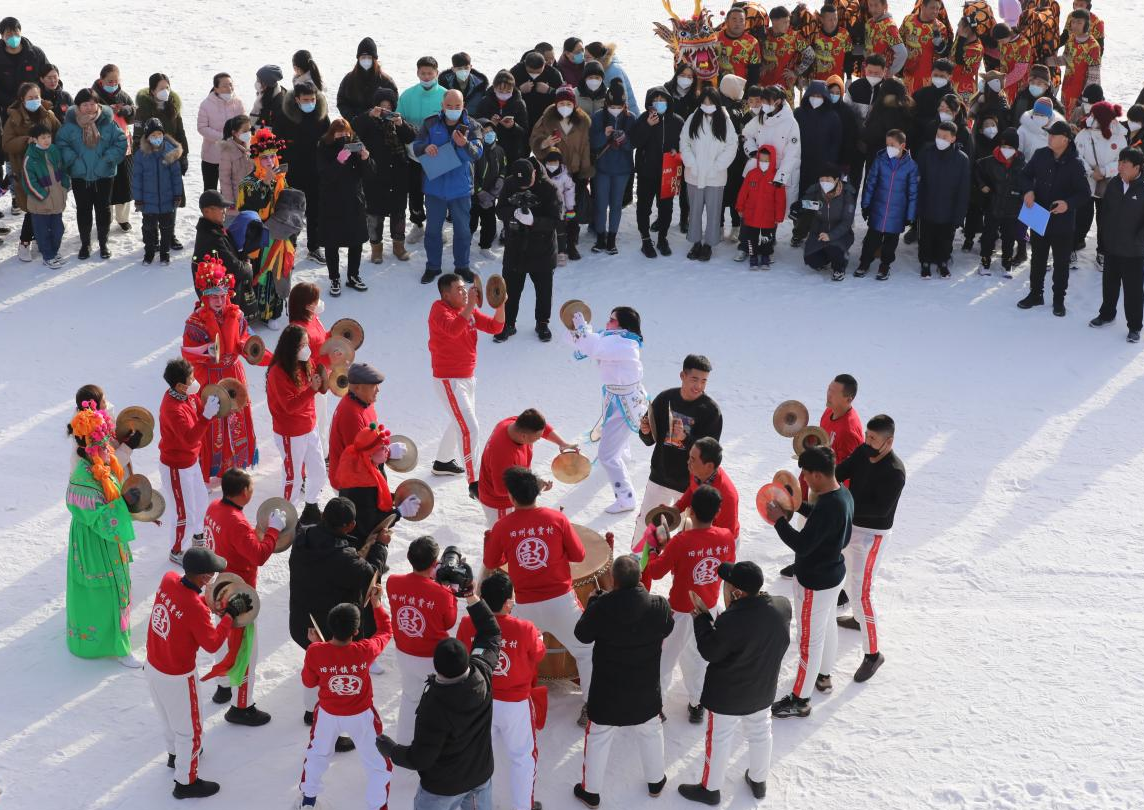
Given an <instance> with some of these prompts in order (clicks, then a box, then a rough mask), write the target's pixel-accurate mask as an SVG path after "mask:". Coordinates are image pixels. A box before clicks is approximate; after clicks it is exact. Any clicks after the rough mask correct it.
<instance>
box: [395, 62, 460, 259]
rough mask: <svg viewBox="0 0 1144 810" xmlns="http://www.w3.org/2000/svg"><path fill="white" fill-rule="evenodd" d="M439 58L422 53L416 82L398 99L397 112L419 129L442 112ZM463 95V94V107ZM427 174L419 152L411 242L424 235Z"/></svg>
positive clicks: (413, 169) (412, 177) (412, 187)
mask: <svg viewBox="0 0 1144 810" xmlns="http://www.w3.org/2000/svg"><path fill="white" fill-rule="evenodd" d="M437 78H438V75H437V60H436V59H434V58H433V57H432V56H422V57H421V58H420V59H418V60H417V84H414V85H412V86H411V87H407V88H406V89H405V90H404V91H402V93H401V95H400V96H399V97H398V99H397V114H398V115H400V116H401V117H402V118H404V119H405V120H406V121H408V122H409V123H411V124H412V125H413V127H414V128H415V129H416V128H418V127H419V126H420V122H423V121H425V119H426V118H429V117H430V116H432V115H437V114H438V113H440V112H441V102H442V100H443V99H444V98H445V93H446V90H445V88H444V87H442V86H441V83H440V82H438V81H437ZM463 106H464V104H463V97H462V107H463ZM424 183H425V174H424V172H422V171H421V165H420V162H419V161H418V160H417V156H416V155H415V156H414V160H413V161H411V162H410V164H409V221H410V222H412V223H413V227H412V228H411V229H410V233H409V237H408V239H407V241H408V242H410V243H411V244H415V243H417V242H420V241H421V240H422V239H423V238H424V236H425V230H424V226H425V220H426V213H425V188H424Z"/></svg>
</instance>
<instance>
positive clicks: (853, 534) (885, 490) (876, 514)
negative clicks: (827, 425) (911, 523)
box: [834, 413, 906, 683]
mask: <svg viewBox="0 0 1144 810" xmlns="http://www.w3.org/2000/svg"><path fill="white" fill-rule="evenodd" d="M895 427H896V426H895V424H894V420H893V419H892V418H890V417H889V416H887V415H886V414H883V413H880V414H878V415H877V416H875V417H873V418H871V419H870V421H869V422H867V423H866V437H865V443H864V444H863V445H862V446H861V447H859V448H858V449H857V450H856V451H855V452H853V453H851V454H850V456H849V457H847V458H846V459H845V460H844V461H841V462H839V464H838V466H837V467H836V468H835V471H834V474H835V477H836V478H837V479H838V480H839V481H843V480H847V479H849V488H850V495H851V497H852V498H853V499H854V522H853V525H852V527H851V529H850V543H849V544H848V545H847V546H846V548H845V549H843V550H842V556H843V558H844V559H845V561H846V590H847V591H848V592H850V593H852V594H858V595H859V596H860V598H859V600H858V602H857V604H854V603H853V602H852V603H851V604H853V607H854V615H853V616H839V617H838V619H837V622H838V626H839V627H843V628H846V629H847V630H859V631H861V633H862V652H863V653H864V655H863V658H862V665H861V666H859V667H858V670H857V671H856V672H855V673H854V680H855V681H856V682H857V683H863V682H865V681H868V680H870V678H872V677H873V676H874V673H875V672H877V671H878V668H879V667H881V666H882V664H883V663H884V662H885V660H886V656H885V655H883V654H882V652H881V650H880V644H879V641H880V640H879V638H878V614H877V612H876V611H875V610H874V602H873V600H872V599H871V596H870V593H871V591H872V590H873V588H874V577H875V576H876V575H877V573H878V568H879V566H880V565H881V563H882V560H883V558H884V556H885V555H884V553H883V552H884V550H885V549H884V545H885V544H886V542H887V541H888V540H889V539H890V532H891V530H892V529H893V528H894V516H895V515H896V514H897V511H898V501H899V500H900V498H901V496H902V490H903V489H905V486H906V465H905V464H903V463H902V460H901V459H900V458H899V457H898V455H897V453H895V452H894V430H895Z"/></svg>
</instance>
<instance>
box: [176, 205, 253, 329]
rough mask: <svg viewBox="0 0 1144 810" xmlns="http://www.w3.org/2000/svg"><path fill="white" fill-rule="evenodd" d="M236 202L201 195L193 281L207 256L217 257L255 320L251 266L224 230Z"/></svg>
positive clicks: (241, 304) (237, 296)
mask: <svg viewBox="0 0 1144 810" xmlns="http://www.w3.org/2000/svg"><path fill="white" fill-rule="evenodd" d="M233 205H234V202H233V201H228V200H226V199H224V198H223V196H222V195H221V194H219V193H218V192H217V191H211V190H207V191H204V192H203V193H202V194H200V195H199V213H200V216H199V221H198V222H197V223H196V224H195V246H194V251H193V253H192V255H191V280H192V282H193V281H194V270H195V268H196V267H197V266H198V263H199V262H200V261H202V260H203V259H204V258H206V257H207V256H211V255H213V256H216V257H217V258H218V259H219V261H221V262H222V263H223V266H224V267H226V272H227V273H229V274H230V275H231V276H232V277H233V281H232V282H231V288H232V289H233V290H234V291H235V300H236V302H237V303H238V305H239V307H240V308H241V309H242V312H243V314H244V315H246V316H247V317H254V315H255V314H256V312H257V310H256V309H255V306H254V292H253V290H252V288H251V282H252V281H253V278H252V276H253V272H252V270H251V266H250V262H249V260H248V259H246V258H245V257H244V256H242V255H240V253H239V250H238V246H237V245H236V244H235V241H234V239H233V238H232V237H231V235H230V234H229V233H228V232H227V230H226V228H225V227H223V223H224V222H225V221H226V216H227V211H228V210H229V207H231V206H233Z"/></svg>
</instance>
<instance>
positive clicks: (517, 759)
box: [493, 699, 536, 810]
mask: <svg viewBox="0 0 1144 810" xmlns="http://www.w3.org/2000/svg"><path fill="white" fill-rule="evenodd" d="M498 738H499V739H500V741H501V744H502V745H503V746H504V749H505V753H506V754H508V761H509V769H508V770H509V781H510V783H511V785H512V810H532V794H533V789H534V788H535V786H536V726H535V725H534V724H533V719H532V701H530V700H528V699H525V700H515V701H507V700H494V701H493V739H498Z"/></svg>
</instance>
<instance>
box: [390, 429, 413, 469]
mask: <svg viewBox="0 0 1144 810" xmlns="http://www.w3.org/2000/svg"><path fill="white" fill-rule="evenodd" d="M394 442H401V443H402V444H404V445H405V455H403V456H402V457H401V458H391V459H388V460H386V462H385V466H386V467H389V469H391V470H393V471H394V472H399V473H407V472H409V471H410V470H412V469H413V468H414V467H416V466H417V445H416V444H415V443H414V441H413V439H411V438H409V437H408V436H402V435H401V434H400V433H394V434H393V435H392V436H390V437H389V443H390V445H392V444H393V443H394Z"/></svg>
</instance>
